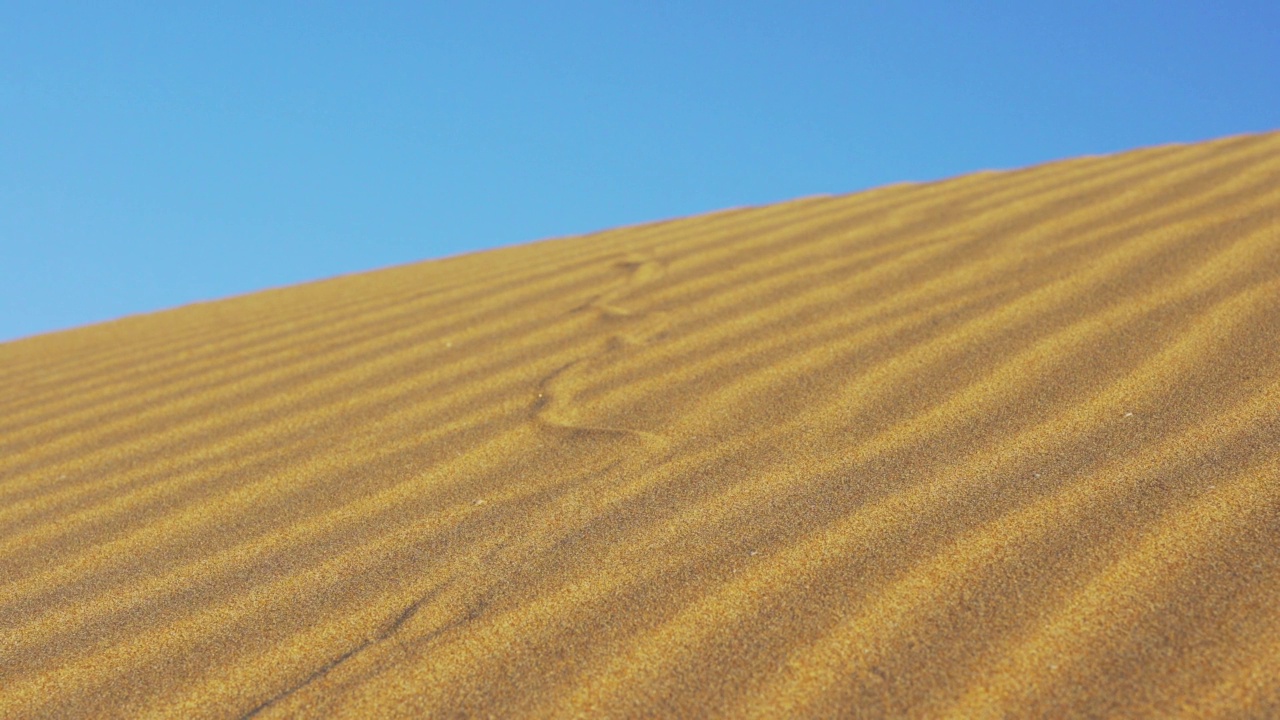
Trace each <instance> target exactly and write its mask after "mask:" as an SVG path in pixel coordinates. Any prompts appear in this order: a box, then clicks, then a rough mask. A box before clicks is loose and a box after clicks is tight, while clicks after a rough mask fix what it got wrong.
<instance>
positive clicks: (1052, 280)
mask: <svg viewBox="0 0 1280 720" xmlns="http://www.w3.org/2000/svg"><path fill="white" fill-rule="evenodd" d="M0 390H2V392H0V717H5V718H25V717H50V718H55V717H56V718H65V717H78V716H79V717H128V718H138V717H163V716H168V717H245V716H261V717H293V716H318V717H328V716H348V717H395V716H423V717H432V718H447V717H499V718H508V717H522V716H538V717H572V716H582V717H593V718H595V717H652V716H671V717H686V718H692V717H708V716H729V717H762V718H763V717H770V718H772V717H784V716H815V717H833V716H865V717H882V716H894V717H896V716H917V717H948V716H950V717H964V718H970V717H1003V716H1026V717H1041V716H1045V717H1061V716H1069V715H1080V716H1124V717H1142V716H1169V715H1184V716H1206V717H1277V716H1280V134H1267V135H1256V136H1245V137H1235V138H1228V139H1225V140H1220V141H1215V142H1209V143H1202V144H1196V145H1188V146H1171V147H1159V148H1152V149H1146V150H1140V151H1135V152H1130V153H1125V154H1121V155H1116V156H1111V157H1088V158H1079V159H1074V160H1069V161H1065V162H1058V163H1052V164H1049V165H1044V166H1040V167H1033V168H1029V169H1025V170H1018V171H1013V172H999V173H979V174H975V175H969V176H965V177H960V178H956V179H953V180H948V181H945V182H939V183H930V184H923V185H897V186H890V187H885V188H881V189H877V190H872V191H869V192H862V193H857V194H854V195H848V196H843V197H819V198H809V199H804V200H798V201H795V202H790V203H784V204H780V205H775V206H770V207H760V208H749V209H739V210H731V211H727V212H721V213H716V214H711V215H707V216H703V217H694V218H688V219H683V220H676V221H671V222H662V223H655V224H651V225H645V226H639V227H630V228H623V229H618V230H614V231H609V232H604V233H599V234H596V235H591V236H587V237H579V238H569V239H563V240H554V241H547V242H541V243H535V244H531V245H526V246H521V247H513V248H509V249H503V250H497V251H492V252H484V253H478V254H474V255H467V256H463V257H457V258H451V259H447V260H440V261H432V262H426V263H421V264H417V265H412V266H406V267H399V268H393V269H389V270H383V271H379V272H374V273H369V274H364V275H356V276H349V277H343V278H338V279H333V280H328V281H324V282H319V283H313V284H309V285H305V286H300V287H293V288H287V289H280V290H272V291H267V292H262V293H257V294H254V295H249V296H245V297H239V298H234V299H230V300H224V301H220V302H214V303H208V304H201V305H194V306H190V307H185V308H181V309H178V310H173V311H169V312H164V313H159V314H155V315H150V316H143V317H135V318H129V319H125V320H121V321H117V322H112V323H107V324H103V325H98V326H93V327H86V328H82V329H78V330H73V331H69V332H62V333H56V334H52V335H47V336H42V337H35V338H30V339H27V340H22V341H18V342H12V343H7V344H4V345H0Z"/></svg>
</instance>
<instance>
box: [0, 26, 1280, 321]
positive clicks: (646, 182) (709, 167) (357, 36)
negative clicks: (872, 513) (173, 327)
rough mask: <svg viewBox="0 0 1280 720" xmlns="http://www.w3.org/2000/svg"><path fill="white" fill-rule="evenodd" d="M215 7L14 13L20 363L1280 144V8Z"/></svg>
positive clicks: (12, 158) (0, 208)
mask: <svg viewBox="0 0 1280 720" xmlns="http://www.w3.org/2000/svg"><path fill="white" fill-rule="evenodd" d="M196 5H197V4H196V3H182V2H154V3H143V2H85V3H63V2H56V1H52V0H42V1H40V2H10V1H8V0H0V340H3V339H12V338H16V337H20V336H24V335H30V334H34V333H40V332H46V331H50V330H55V329H60V328H66V327H71V326H75V325H81V324H85V323H89V322H96V321H100V320H106V319H109V318H113V317H118V316H121V315H125V314H132V313H137V312H144V311H150V310H155V309H160V308H164V307H170V306H174V305H179V304H184V303H187V302H191V301H195V300H201V299H211V298H217V297H223V296H227V295H231V294H238V293H243V292H247V291H251V290H255V289H260V288H264V287H269V286H276V285H282V284H290V283H296V282H299V281H303V280H308V279H316V278H321V277H326V276H331V275H335V274H341V273H347V272H353V271H359V270H365V269H370V268H375V267H381V266H386V265H393V264H400V263H405V262H409V261H414V260H419V259H423V258H430V257H438V256H442V255H450V254H456V253H459V252H463V251H467V250H473V249H479V248H486V247H493V246H497V245H506V244H512V243H519V242H527V241H531V240H536V239H539V238H545V237H554V236H561V235H569V234H578V233H583V232H588V231H592V230H597V229H602V228H607V227H612V226H617V225H624V224H632V223H637V222H642V221H648V220H655V219H660V218H668V217H676V216H683V215H690V214H694V213H700V212H704V211H709V210H715V209H720V208H725V207H732V206H741V205H755V204H763V203H770V202H775V201H780V200H786V199H789V198H794V197H798V196H803V195H812V194H816V193H844V192H851V191H855V190H860V189H864V188H868V187H873V186H876V185H882V184H885V183H890V182H897V181H904V180H930V179H936V178H941V177H947V176H951V175H956V174H960V173H965V172H969V171H972V170H978V169H983V168H1007V167H1017V166H1022V165H1028V164H1032V163H1039V162H1043V161H1046V160H1051V159H1055V158H1062V157H1068V156H1074V155H1081V154H1094V153H1106V152H1113V151H1117V150H1123V149H1128V148H1133V147H1139V146H1145V145H1153V144H1161V143H1168V142H1185V141H1195V140H1202V139H1207V138H1213V137H1219V136H1223V135H1233V134H1238V133H1244V132H1257V131H1263V130H1269V129H1275V128H1278V127H1280V3H1277V2H1275V0H1269V1H1267V2H1222V1H1219V2H1176V1H1171V2H1123V1H1120V2H1116V1H1111V2H1069V3H1068V2H1063V3H1055V5H1057V6H1058V7H1056V8H1049V7H1048V5H1050V3H1034V2H1025V1H1023V2H984V3H956V2H892V3H889V2H886V3H850V2H729V1H724V2H695V1H692V0H685V1H682V2H668V1H666V0H646V1H645V2H600V1H596V2H585V1H584V2H536V3H535V2H506V3H486V2H467V3H461V2H458V3H454V2H449V3H434V2H420V3H378V2H347V3H324V2H305V3H304V2H297V3H286V2H243V3H241V2H217V3H204V4H203V5H204V6H205V7H202V8H201V7H196ZM873 7H874V8H875V9H870V8H873Z"/></svg>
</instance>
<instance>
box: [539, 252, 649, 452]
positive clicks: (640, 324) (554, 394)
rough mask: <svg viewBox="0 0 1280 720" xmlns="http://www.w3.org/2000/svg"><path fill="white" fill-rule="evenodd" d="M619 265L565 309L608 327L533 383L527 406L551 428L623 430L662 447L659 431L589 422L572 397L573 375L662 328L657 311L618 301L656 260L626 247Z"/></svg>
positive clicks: (638, 344)
mask: <svg viewBox="0 0 1280 720" xmlns="http://www.w3.org/2000/svg"><path fill="white" fill-rule="evenodd" d="M614 267H616V268H618V269H621V270H625V271H626V275H625V277H624V278H623V279H622V280H621V281H620V282H618V283H617V284H615V285H614V286H613V287H611V288H609V289H608V290H606V291H605V292H603V293H601V294H599V295H597V296H596V297H595V298H593V299H592V300H590V301H588V302H586V303H584V304H582V305H579V306H578V307H575V308H574V309H573V310H572V311H571V312H573V313H580V312H594V313H597V315H598V316H599V321H600V322H601V323H607V324H608V325H609V326H615V327H612V329H613V332H611V333H609V334H608V335H606V336H605V337H604V338H603V339H602V340H599V341H596V342H595V343H593V345H592V349H591V350H590V351H589V352H588V354H587V355H585V356H583V357H580V358H578V359H577V360H574V361H572V362H570V363H567V364H565V365H562V366H561V367H559V368H558V369H556V370H555V371H554V372H552V373H550V374H549V375H547V376H546V377H544V378H543V379H542V380H541V381H539V383H538V386H537V387H538V390H537V399H536V401H535V402H534V406H533V418H534V419H535V420H536V421H537V422H539V423H541V424H543V425H545V426H549V427H551V428H555V429H557V430H562V431H569V432H571V433H573V434H576V435H599V434H605V435H613V436H618V435H622V436H626V437H631V438H635V439H637V440H639V441H641V442H642V443H643V444H644V445H645V446H646V447H648V448H649V449H650V450H652V451H655V452H657V453H661V452H664V451H665V450H666V449H667V446H668V444H669V443H668V440H667V438H666V437H665V436H663V435H661V434H659V433H655V432H651V431H648V430H641V429H638V428H628V427H618V426H613V425H606V424H600V423H593V422H590V421H589V420H588V419H586V417H585V415H587V414H588V413H587V411H585V410H584V408H583V407H582V406H581V404H579V403H577V402H575V398H576V396H577V393H575V392H574V390H573V385H574V382H575V380H580V379H581V374H582V372H583V371H584V370H587V369H588V368H590V367H593V366H600V365H604V364H606V363H608V362H609V361H610V360H611V359H613V358H614V357H616V356H617V355H618V354H620V353H623V352H626V351H627V350H629V349H631V348H635V347H642V346H644V345H648V344H649V343H651V342H652V341H653V340H654V339H656V338H658V337H660V336H661V335H662V333H663V331H664V330H665V329H666V318H665V315H664V314H663V313H661V312H656V311H643V312H642V311H636V310H633V309H630V308H627V307H625V306H622V305H619V304H618V303H619V301H622V300H624V299H626V298H628V297H631V296H633V295H635V294H636V292H637V291H638V290H639V289H641V288H643V287H644V286H646V285H649V284H651V283H653V282H654V281H655V280H657V279H658V278H660V277H662V275H663V274H664V273H665V272H666V268H665V267H664V266H663V265H662V263H660V262H658V261H657V260H655V259H654V258H652V257H650V256H647V255H641V254H638V253H631V254H628V255H626V256H625V257H624V258H623V259H622V260H619V261H617V262H616V263H614Z"/></svg>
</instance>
